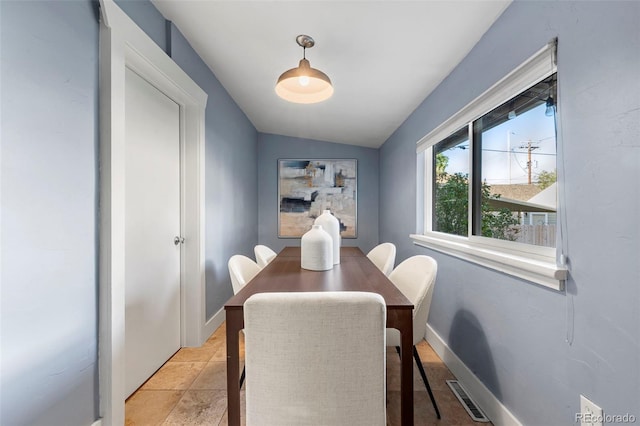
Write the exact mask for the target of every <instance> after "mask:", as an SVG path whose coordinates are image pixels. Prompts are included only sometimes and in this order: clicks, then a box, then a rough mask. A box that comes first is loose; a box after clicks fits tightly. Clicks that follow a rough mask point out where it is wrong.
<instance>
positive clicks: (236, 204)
mask: <svg viewBox="0 0 640 426" xmlns="http://www.w3.org/2000/svg"><path fill="white" fill-rule="evenodd" d="M171 52H172V58H173V60H174V61H176V63H177V64H178V65H180V67H182V69H183V70H184V71H186V73H187V74H189V75H190V76H191V78H193V80H194V81H195V82H196V83H198V85H199V86H200V87H201V88H202V89H203V90H204V91H205V92H207V94H208V95H209V99H208V102H207V110H206V129H205V137H206V147H205V169H206V172H205V175H206V183H205V191H206V193H205V203H206V207H205V208H206V211H205V221H206V240H205V253H206V274H207V291H206V295H207V318H210V317H211V316H212V315H214V314H215V313H216V312H217V311H218V310H219V309H221V308H222V306H223V305H224V303H225V302H226V301H227V300H228V299H229V298H230V297H231V296H233V290H232V288H231V281H230V277H229V269H228V267H227V262H228V261H229V258H230V257H231V256H233V255H234V254H238V253H241V254H245V255H247V256H251V257H253V247H254V246H255V245H256V244H257V241H258V201H257V200H258V189H257V183H258V173H257V170H256V163H257V162H258V148H257V140H258V134H257V132H256V129H255V128H254V127H253V125H252V124H251V122H250V121H249V120H248V119H247V117H246V115H244V113H243V112H242V111H241V110H240V108H239V107H238V106H237V105H236V103H235V102H234V101H233V100H232V99H231V97H230V96H229V94H228V93H227V92H226V90H225V89H224V88H223V87H222V85H221V84H220V82H219V81H218V80H217V79H216V77H215V76H214V75H213V74H212V73H211V70H209V68H208V67H207V66H206V65H205V64H204V62H203V61H202V60H201V59H200V57H199V56H198V55H197V54H196V53H195V51H194V50H193V49H192V48H191V46H190V45H189V43H188V42H187V41H186V39H185V38H184V37H183V35H182V34H181V33H180V32H179V31H178V29H177V28H176V27H175V26H173V25H172V27H171Z"/></svg>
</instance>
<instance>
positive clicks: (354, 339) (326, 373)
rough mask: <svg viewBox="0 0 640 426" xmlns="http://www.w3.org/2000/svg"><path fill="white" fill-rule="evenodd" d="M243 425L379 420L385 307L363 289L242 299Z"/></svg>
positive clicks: (371, 422) (383, 418)
mask: <svg viewBox="0 0 640 426" xmlns="http://www.w3.org/2000/svg"><path fill="white" fill-rule="evenodd" d="M244 326H245V329H244V331H245V363H246V369H247V384H246V421H247V426H254V425H260V426H270V425H277V426H281V425H296V426H304V425H309V426H316V425H334V426H340V425H344V426H354V425H367V426H369V425H371V426H374V425H380V426H383V425H385V424H386V396H385V380H386V377H385V367H386V365H385V364H386V359H385V327H386V306H385V302H384V299H383V298H382V296H380V295H379V294H375V293H367V292H347V291H338V292H295V293H283V292H281V293H258V294H255V295H253V296H251V297H250V298H249V299H247V301H246V302H245V304H244Z"/></svg>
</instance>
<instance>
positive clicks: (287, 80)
mask: <svg viewBox="0 0 640 426" xmlns="http://www.w3.org/2000/svg"><path fill="white" fill-rule="evenodd" d="M296 42H297V43H298V45H300V47H302V59H301V60H300V63H299V64H298V67H297V68H292V69H290V70H288V71H285V72H283V73H282V75H281V76H280V78H278V82H277V83H276V93H277V94H278V96H280V97H281V98H282V99H284V100H287V101H289V102H294V103H298V104H314V103H317V102H322V101H324V100H326V99H329V98H330V97H331V95H333V86H332V85H331V80H330V79H329V77H328V76H327V75H326V74H325V73H323V72H322V71H320V70H317V69H315V68H311V64H310V63H309V61H308V60H307V58H306V50H307V48H311V47H313V46H314V44H315V41H314V40H313V38H311V37H310V36H308V35H304V34H301V35H299V36H298V37H296Z"/></svg>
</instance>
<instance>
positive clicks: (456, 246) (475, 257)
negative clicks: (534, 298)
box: [410, 234, 568, 291]
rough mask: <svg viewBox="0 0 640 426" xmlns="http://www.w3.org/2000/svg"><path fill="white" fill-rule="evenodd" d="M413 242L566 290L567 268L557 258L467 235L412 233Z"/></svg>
mask: <svg viewBox="0 0 640 426" xmlns="http://www.w3.org/2000/svg"><path fill="white" fill-rule="evenodd" d="M410 237H411V239H412V240H413V243H414V244H416V245H419V246H422V247H427V248H430V249H433V250H436V251H439V252H441V253H444V254H448V255H450V256H454V257H457V258H459V259H463V260H466V261H469V262H472V263H475V264H477V265H481V266H484V267H487V268H490V269H493V270H496V271H500V272H503V273H505V274H508V275H512V276H514V277H518V278H522V279H524V280H527V281H531V282H533V283H536V284H539V285H542V286H545V287H548V288H551V289H554V290H558V291H561V290H564V281H565V280H566V279H567V273H568V270H567V268H566V267H563V266H558V265H557V264H556V262H555V259H553V260H552V259H549V260H546V259H542V258H537V259H534V258H532V256H526V255H520V254H516V253H517V252H513V251H507V250H504V249H497V248H494V247H488V246H486V245H483V244H478V243H475V242H472V241H469V240H467V239H466V238H459V239H458V238H455V237H454V238H446V237H444V236H440V235H438V234H429V235H416V234H412V235H410Z"/></svg>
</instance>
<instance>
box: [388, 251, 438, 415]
mask: <svg viewBox="0 0 640 426" xmlns="http://www.w3.org/2000/svg"><path fill="white" fill-rule="evenodd" d="M437 273H438V263H437V262H436V261H435V259H433V258H432V257H430V256H423V255H419V256H412V257H410V258H408V259H406V260H405V261H404V262H402V263H400V264H399V265H398V266H397V267H396V268H395V269H394V270H393V272H391V274H390V275H389V280H390V281H391V282H392V283H393V284H395V286H396V287H398V289H399V290H400V291H401V292H402V294H404V295H405V297H406V298H407V299H409V300H410V301H411V303H413V345H414V346H413V357H414V358H415V360H416V364H418V370H419V371H420V375H421V376H422V381H423V382H424V385H425V387H426V388H427V392H428V393H429V398H431V403H432V404H433V408H434V409H435V411H436V416H437V417H438V418H440V411H439V410H438V405H437V404H436V400H435V398H434V396H433V392H431V386H429V380H428V379H427V374H426V373H425V371H424V368H423V367H422V360H421V359H420V355H419V354H418V351H417V350H416V347H415V345H416V344H417V343H419V342H420V341H422V339H424V335H425V332H426V330H427V318H428V317H429V308H430V306H431V298H432V297H433V288H434V286H435V281H436V275H437ZM387 346H395V348H396V351H397V352H398V355H400V332H399V331H398V330H396V329H395V328H388V329H387Z"/></svg>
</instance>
